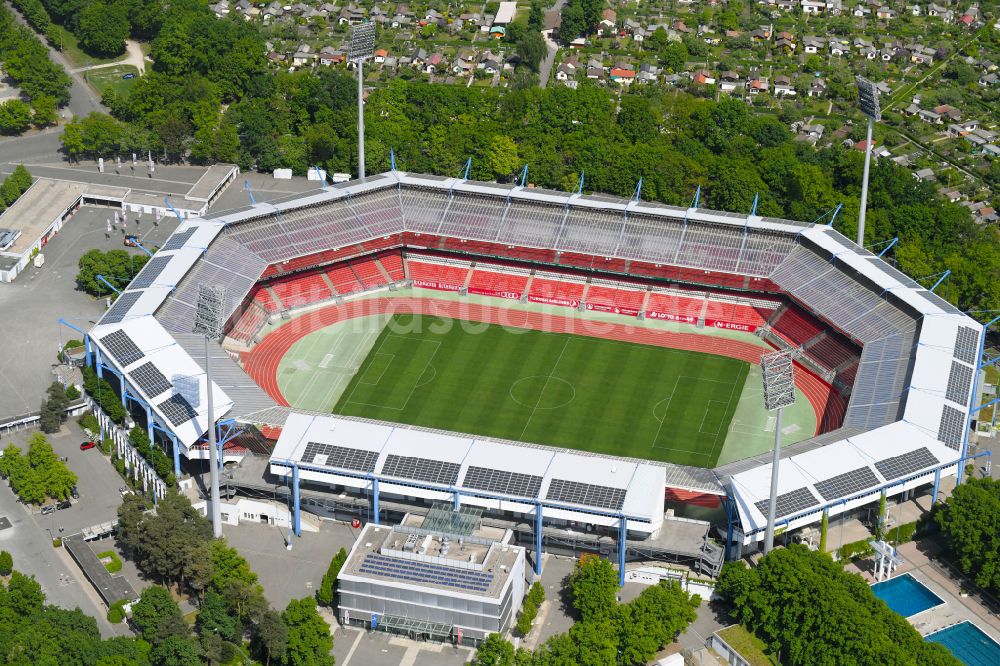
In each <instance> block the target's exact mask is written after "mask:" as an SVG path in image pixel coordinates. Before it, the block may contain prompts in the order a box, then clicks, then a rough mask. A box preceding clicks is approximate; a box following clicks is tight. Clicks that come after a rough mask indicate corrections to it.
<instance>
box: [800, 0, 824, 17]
mask: <svg viewBox="0 0 1000 666" xmlns="http://www.w3.org/2000/svg"><path fill="white" fill-rule="evenodd" d="M824 11H826V2H825V1H824V0H802V13H803V14H822V13H823V12H824Z"/></svg>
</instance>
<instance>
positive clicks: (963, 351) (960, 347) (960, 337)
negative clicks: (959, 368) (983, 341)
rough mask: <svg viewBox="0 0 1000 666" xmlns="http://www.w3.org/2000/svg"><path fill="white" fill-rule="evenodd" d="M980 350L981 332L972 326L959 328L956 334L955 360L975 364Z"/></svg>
mask: <svg viewBox="0 0 1000 666" xmlns="http://www.w3.org/2000/svg"><path fill="white" fill-rule="evenodd" d="M978 348H979V331H977V330H976V329H974V328H972V327H970V326H959V327H958V331H957V332H956V333H955V358H957V359H958V360H960V361H965V362H966V363H972V364H975V363H976V350H977V349H978Z"/></svg>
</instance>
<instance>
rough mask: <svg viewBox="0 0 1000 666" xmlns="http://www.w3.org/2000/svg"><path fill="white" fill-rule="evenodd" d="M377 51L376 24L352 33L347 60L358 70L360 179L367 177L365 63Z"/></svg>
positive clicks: (369, 24) (362, 27)
mask: <svg viewBox="0 0 1000 666" xmlns="http://www.w3.org/2000/svg"><path fill="white" fill-rule="evenodd" d="M374 49H375V24H374V23H362V24H360V25H357V26H355V27H354V30H352V31H351V44H350V46H349V47H348V50H347V59H348V61H349V62H353V63H354V64H355V66H356V67H357V68H358V178H364V177H365V106H364V100H363V99H362V98H363V97H364V90H365V77H364V74H363V73H362V70H363V69H364V62H365V60H367V59H368V58H371V57H372V54H373V53H374Z"/></svg>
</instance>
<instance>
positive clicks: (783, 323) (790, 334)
mask: <svg viewBox="0 0 1000 666" xmlns="http://www.w3.org/2000/svg"><path fill="white" fill-rule="evenodd" d="M771 330H773V331H774V332H775V333H777V334H778V335H780V336H781V337H783V338H784V339H785V340H788V341H789V342H791V343H792V344H793V345H796V346H801V345H803V344H805V343H806V342H808V341H809V340H812V339H813V338H814V337H816V336H817V335H819V333H820V332H821V331H822V330H823V329H822V328H821V327H820V325H819V322H817V321H816V320H815V319H813V318H812V317H809V316H808V315H806V314H804V313H802V312H801V311H800V310H798V308H795V307H792V306H789V307H786V308H785V309H784V310H782V311H781V312H780V313H779V314H778V317H777V319H775V320H774V321H773V322H772V323H771Z"/></svg>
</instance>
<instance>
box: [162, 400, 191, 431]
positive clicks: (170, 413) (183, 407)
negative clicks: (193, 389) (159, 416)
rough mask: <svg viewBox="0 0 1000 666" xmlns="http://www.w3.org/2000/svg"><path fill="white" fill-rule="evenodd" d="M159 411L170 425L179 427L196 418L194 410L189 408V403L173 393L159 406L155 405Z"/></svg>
mask: <svg viewBox="0 0 1000 666" xmlns="http://www.w3.org/2000/svg"><path fill="white" fill-rule="evenodd" d="M157 407H158V408H159V410H160V411H161V412H162V413H163V415H164V416H166V417H167V420H168V421H170V423H171V424H172V425H175V426H177V425H181V424H182V423H187V422H188V421H190V420H192V419H193V418H195V416H197V414H196V412H195V411H194V409H193V408H192V407H191V403H190V402H188V401H187V398H185V397H184V396H182V395H181V394H180V393H175V394H174V395H172V396H170V397H169V398H167V399H166V400H164V401H163V402H161V403H160V404H159V405H157Z"/></svg>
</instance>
